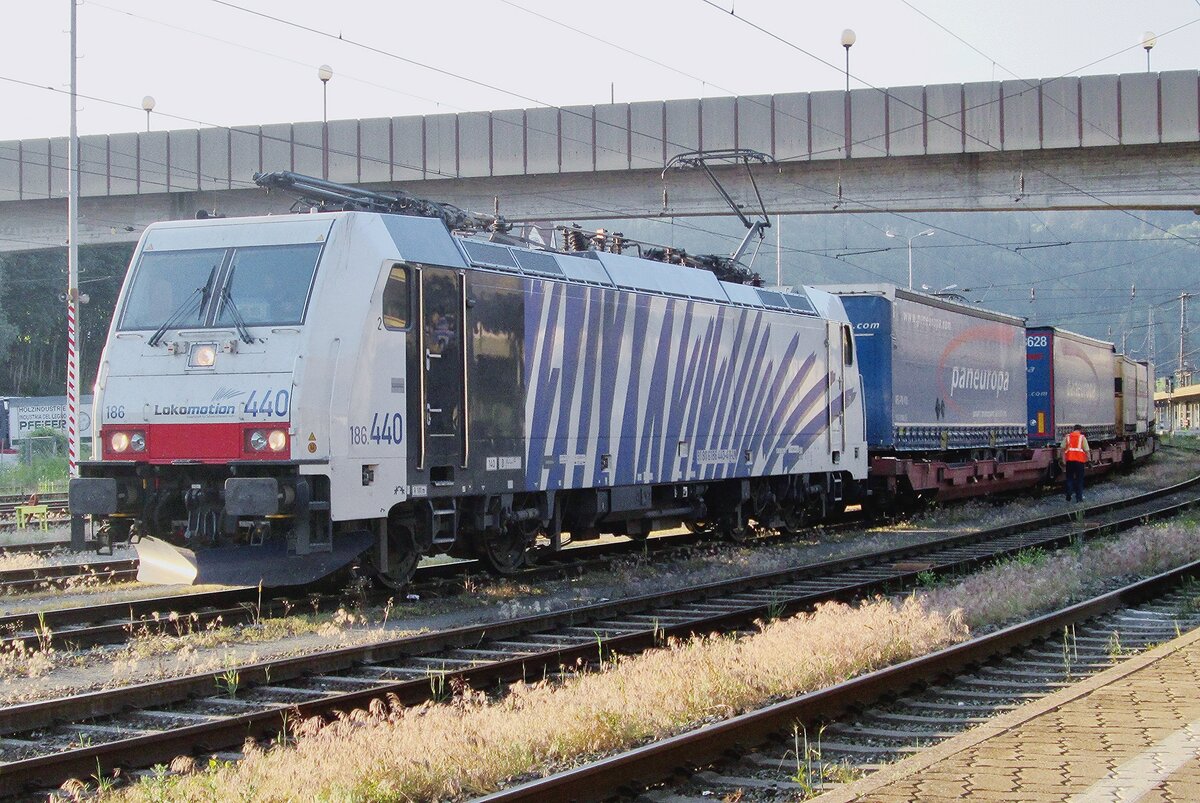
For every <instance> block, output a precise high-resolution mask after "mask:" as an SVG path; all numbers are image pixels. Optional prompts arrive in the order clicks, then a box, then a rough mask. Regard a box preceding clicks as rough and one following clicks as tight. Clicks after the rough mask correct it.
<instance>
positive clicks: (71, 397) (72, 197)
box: [67, 0, 79, 478]
mask: <svg viewBox="0 0 1200 803" xmlns="http://www.w3.org/2000/svg"><path fill="white" fill-rule="evenodd" d="M67 1H68V2H69V3H70V4H71V137H70V140H69V142H68V146H67V462H68V466H69V470H70V476H71V477H72V478H74V477H78V476H79V423H78V422H79V344H78V337H77V331H78V316H79V130H78V128H77V127H76V123H75V87H76V84H75V77H76V76H75V66H76V63H77V61H78V59H77V58H76V38H75V16H76V15H75V8H76V0H67Z"/></svg>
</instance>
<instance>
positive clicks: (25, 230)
mask: <svg viewBox="0 0 1200 803" xmlns="http://www.w3.org/2000/svg"><path fill="white" fill-rule="evenodd" d="M79 147H80V153H79V157H80V159H79V164H80V185H81V193H82V203H81V221H80V242H81V244H82V245H89V244H99V243H111V242H124V241H130V240H134V239H136V238H137V236H138V235H139V234H140V232H141V229H142V227H144V226H145V225H146V224H148V223H150V222H152V221H155V220H163V219H178V218H187V217H192V216H194V214H195V213H196V211H197V210H198V209H207V210H215V211H217V212H219V213H221V214H226V215H230V216H232V215H242V214H262V213H266V212H281V211H284V210H286V209H287V208H288V206H289V203H290V200H289V199H286V198H281V197H278V196H270V197H268V196H267V195H265V194H264V192H263V191H262V190H260V189H257V188H255V187H254V186H253V184H252V182H251V180H250V179H251V176H252V174H253V173H254V172H256V171H260V170H261V171H272V170H284V169H289V170H295V171H298V172H301V173H307V174H310V175H318V176H322V175H323V176H326V177H328V178H329V179H331V180H334V181H339V182H343V183H350V184H360V183H361V184H369V185H371V186H372V187H374V188H382V189H386V188H388V187H403V188H404V189H405V190H408V191H409V192H412V193H414V194H416V195H420V196H424V197H429V198H434V199H437V200H444V201H449V202H451V203H454V204H457V205H459V206H462V207H464V208H469V209H474V210H478V211H491V209H492V206H493V199H494V198H497V197H498V198H499V199H500V201H499V202H500V210H501V212H502V213H503V214H504V215H506V216H507V217H508V218H510V219H513V220H522V219H525V220H559V221H572V220H579V221H583V220H588V219H602V218H610V219H611V218H621V217H646V216H688V215H715V214H727V213H728V209H727V207H726V206H725V205H724V203H723V202H722V201H721V199H720V198H719V197H718V196H717V194H716V193H715V192H713V190H712V188H711V187H710V186H709V184H708V182H707V179H706V178H705V177H704V175H703V173H701V172H697V171H672V172H671V173H668V174H667V175H666V177H665V179H663V178H660V173H661V171H662V169H663V165H664V164H665V163H666V161H667V160H668V159H670V157H671V156H673V155H674V154H676V153H679V152H681V151H688V150H699V149H705V150H715V149H722V148H733V147H742V148H753V149H756V150H759V151H763V152H765V153H768V154H770V155H772V156H774V157H775V159H777V160H778V162H779V165H778V168H777V169H776V168H771V167H758V168H756V170H755V176H756V178H757V180H758V183H759V187H760V189H761V191H762V194H763V198H764V200H765V201H766V204H767V208H768V210H769V211H770V212H771V213H772V214H775V213H782V214H796V213H800V214H808V213H829V212H864V211H889V212H926V211H960V210H1019V209H1035V210H1065V209H1105V208H1112V207H1121V208H1127V209H1193V210H1194V209H1200V80H1198V74H1197V71H1196V70H1183V71H1174V72H1164V73H1137V74H1128V75H1098V76H1085V77H1082V78H1054V79H1048V80H1041V81H1003V82H984V83H969V84H946V85H935V86H923V87H922V86H911V87H898V88H892V89H887V90H875V89H855V90H852V91H850V92H849V93H846V92H841V91H831V92H796V93H786V94H777V95H756V96H744V97H717V98H703V99H699V100H692V99H689V100H667V101H646V102H639V103H617V104H610V105H600V106H566V107H561V108H533V109H516V110H505V111H494V112H467V113H462V114H439V115H428V116H412V117H392V118H375V119H363V120H335V121H330V122H329V123H327V124H326V123H321V122H310V123H291V124H289V123H283V124H274V125H261V126H259V125H249V126H237V127H234V128H201V129H190V130H177V131H154V132H146V133H121V134H108V135H96V136H86V137H81V138H80V146H79ZM66 156H67V141H66V139H65V138H60V139H37V140H20V141H11V142H0V250H21V249H32V248H44V247H49V246H56V245H62V244H64V238H65V233H64V232H65V228H66V226H65V216H66V201H65V196H66V189H67V159H66ZM722 169H723V170H727V171H733V172H729V173H728V174H727V180H728V186H729V188H730V190H731V192H733V194H734V195H735V197H739V198H740V199H742V200H745V201H747V202H748V203H751V202H752V195H751V194H750V187H749V184H748V182H746V181H745V179H744V171H742V172H737V171H740V170H741V169H740V168H722ZM723 180H725V179H723Z"/></svg>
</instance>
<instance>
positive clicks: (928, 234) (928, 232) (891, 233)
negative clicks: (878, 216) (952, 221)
mask: <svg viewBox="0 0 1200 803" xmlns="http://www.w3.org/2000/svg"><path fill="white" fill-rule="evenodd" d="M935 233H936V232H934V230H933V229H925V231H919V232H917V233H916V234H914V235H913V236H912V237H909V238H908V289H909V290H911V289H912V244H913V240H915V239H917V238H918V237H932V236H933V235H934V234H935ZM884 234H885V235H886V236H888V237H900V235H899V234H897V233H896V232H894V231H885V232H884ZM900 239H904V238H903V237H900Z"/></svg>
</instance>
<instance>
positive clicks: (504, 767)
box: [119, 600, 966, 801]
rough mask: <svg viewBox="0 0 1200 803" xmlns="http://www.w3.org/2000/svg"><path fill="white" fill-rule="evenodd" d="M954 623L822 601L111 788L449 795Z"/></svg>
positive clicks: (743, 702) (696, 716) (909, 648)
mask: <svg viewBox="0 0 1200 803" xmlns="http://www.w3.org/2000/svg"><path fill="white" fill-rule="evenodd" d="M831 633H837V634H838V637H837V638H836V639H834V638H830V634H831ZM965 636H966V628H965V626H964V625H963V624H962V622H961V620H960V619H959V618H958V617H957V616H956V615H949V616H943V615H940V614H937V613H931V612H928V611H926V610H924V609H923V608H922V607H921V606H920V605H919V604H918V603H917V602H915V601H912V600H909V601H904V602H900V603H893V602H891V601H887V600H875V601H873V602H870V603H866V604H864V605H862V606H861V607H849V606H846V605H842V604H836V603H835V604H828V605H823V606H821V607H820V608H818V609H817V610H816V611H815V612H814V613H812V614H809V615H804V616H798V617H795V618H793V619H787V620H783V621H777V622H773V623H770V624H767V625H765V626H764V627H763V628H762V630H761V632H760V633H758V634H756V635H754V636H751V637H747V638H741V639H736V638H731V637H714V638H703V639H694V640H690V641H685V642H672V643H670V644H669V645H667V647H666V648H665V649H662V650H657V651H654V652H651V653H647V654H645V655H640V656H636V657H629V658H624V659H621V660H619V661H616V662H609V663H607V664H606V665H605V667H604V668H603V671H599V672H592V673H585V674H579V675H571V676H570V677H568V678H567V679H566V680H565V681H563V682H561V683H557V682H539V683H534V684H531V685H523V684H516V685H514V686H513V687H512V688H511V689H509V690H508V693H506V694H505V695H503V696H502V697H501V698H499V699H498V700H491V699H488V698H487V697H485V696H484V695H481V694H478V693H469V692H468V693H461V694H459V695H457V696H456V697H455V698H454V699H453V701H452V703H451V704H449V705H440V704H429V705H424V706H420V707H417V708H408V709H406V708H403V707H400V706H395V705H392V706H389V705H385V704H383V703H376V704H374V705H373V706H372V708H371V710H370V711H356V712H354V713H353V714H352V715H350V716H347V717H344V718H341V719H338V720H336V721H334V722H333V723H331V724H322V723H319V722H313V721H310V722H304V723H300V724H299V725H298V727H297V728H296V729H295V738H296V743H295V746H294V747H291V748H286V749H284V748H276V749H271V750H267V751H262V750H259V749H253V750H251V751H250V752H249V754H248V755H247V757H246V759H245V760H244V761H241V762H239V763H237V764H233V765H222V766H215V767H210V768H209V769H207V770H205V771H203V772H201V773H198V774H194V775H184V776H166V775H160V777H158V778H156V779H150V780H147V781H143V782H141V783H139V784H137V785H136V786H134V787H132V788H130V789H128V790H124V791H122V792H120V793H119V794H120V797H121V798H122V799H125V800H133V801H151V800H161V799H170V800H181V801H200V800H234V799H246V798H247V797H249V798H251V799H254V800H268V801H284V800H297V799H305V800H347V801H350V800H372V801H376V800H379V801H389V800H394V801H409V800H441V799H453V798H460V797H463V796H465V795H473V794H479V793H483V792H486V791H489V790H493V789H496V788H497V787H499V786H500V785H502V784H503V783H505V782H507V781H511V780H512V779H514V778H519V777H522V776H528V775H531V774H534V775H536V774H541V773H545V772H552V771H554V770H557V769H561V768H563V767H566V766H571V765H574V764H577V763H579V762H580V761H582V760H585V759H587V758H589V757H594V756H597V755H602V754H605V753H609V752H612V751H616V750H621V749H626V748H629V747H633V746H635V745H638V744H641V743H643V742H646V741H649V740H653V739H661V738H663V737H665V736H667V735H670V734H673V733H678V732H681V731H683V730H686V729H688V728H691V727H695V726H697V725H701V724H703V723H706V722H710V721H714V720H719V719H724V718H727V717H729V716H732V715H734V714H737V713H739V712H741V711H745V710H748V709H752V708H755V707H759V706H762V705H764V704H766V703H769V702H771V701H773V700H776V699H779V698H782V697H790V696H794V695H796V694H800V693H803V692H806V691H810V690H813V689H817V688H821V687H824V686H827V685H830V684H832V683H836V682H838V681H840V680H843V679H846V678H848V677H852V676H855V675H858V674H861V673H864V672H869V671H871V670H873V669H877V668H879V667H882V666H886V665H889V664H893V663H895V662H898V661H902V660H905V659H908V658H911V657H913V656H915V655H920V654H923V653H925V652H928V651H930V650H933V649H936V648H938V647H941V646H944V645H946V644H949V643H952V642H955V641H958V640H960V639H962V638H965ZM300 790H303V791H302V792H301V791H300Z"/></svg>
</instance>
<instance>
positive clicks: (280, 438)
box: [267, 429, 287, 452]
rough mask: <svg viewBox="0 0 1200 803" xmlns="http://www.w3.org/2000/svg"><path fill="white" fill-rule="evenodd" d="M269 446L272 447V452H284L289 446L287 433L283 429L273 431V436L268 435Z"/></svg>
mask: <svg viewBox="0 0 1200 803" xmlns="http://www.w3.org/2000/svg"><path fill="white" fill-rule="evenodd" d="M267 446H269V447H271V451H272V452H282V451H283V449H284V447H285V446H287V433H286V432H284V431H283V430H282V429H273V430H271V434H269V435H267Z"/></svg>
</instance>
